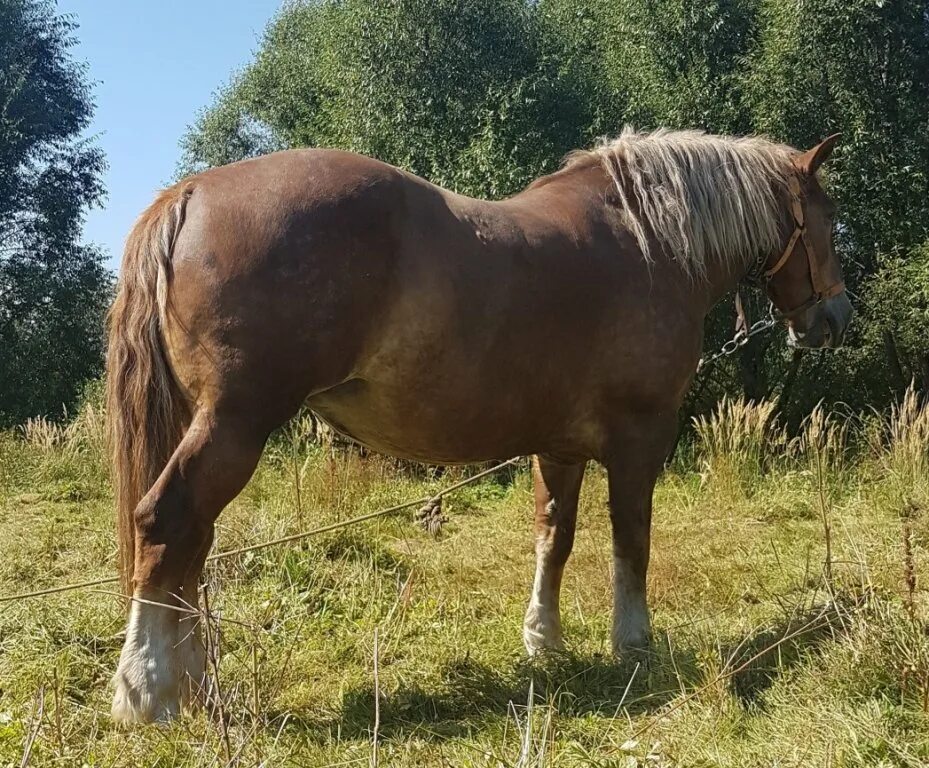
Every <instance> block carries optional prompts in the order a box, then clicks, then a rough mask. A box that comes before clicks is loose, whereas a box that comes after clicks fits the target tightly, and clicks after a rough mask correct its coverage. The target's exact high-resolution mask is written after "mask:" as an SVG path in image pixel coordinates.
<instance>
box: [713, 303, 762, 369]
mask: <svg viewBox="0 0 929 768" xmlns="http://www.w3.org/2000/svg"><path fill="white" fill-rule="evenodd" d="M777 323H778V321H777V319H776V318H774V316H773V315H772V316H770V317H766V318H764V319H762V320H759V321H758V322H756V323H755V324H754V325H752V327H751V328H749V329H748V331H746V330H745V329H743V328H740V329H739V330H738V331H737V332H736V334H735V336H733V337H732V338H731V339H729V341H727V342H726V343H725V344H723V346H722V348H721V349H720V350H719V352H716V353H714V354H712V355H710V356H709V357H701V358H700V362H699V363H697V373H699V372H700V369H702V368H703V366H705V365H709V364H710V363H715V362H716V361H717V360H719V359H720V358H721V357H727V356H729V355H733V354H735V353H736V352H737V351H738V350H740V349H741V348H742V347H744V346H745V345H746V344H748V340H749V339H750V338H752V336H757V335H758V334H759V333H764V332H765V331H767V330H769V329H770V328H773V327H774V326H775V325H777Z"/></svg>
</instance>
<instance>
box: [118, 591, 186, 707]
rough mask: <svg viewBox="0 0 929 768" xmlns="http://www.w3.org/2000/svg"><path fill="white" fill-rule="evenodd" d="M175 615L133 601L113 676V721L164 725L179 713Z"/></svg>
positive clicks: (173, 612) (167, 609) (179, 689)
mask: <svg viewBox="0 0 929 768" xmlns="http://www.w3.org/2000/svg"><path fill="white" fill-rule="evenodd" d="M177 616H178V614H177V612H176V611H174V610H172V609H171V608H166V607H162V606H157V605H151V604H149V603H141V602H137V601H133V603H132V608H131V610H130V613H129V626H128V628H127V629H126V642H125V644H124V645H123V650H122V653H121V654H120V657H119V665H118V667H117V668H116V674H115V675H114V676H113V684H114V687H115V689H116V690H115V694H114V696H113V707H112V715H113V719H114V720H115V721H116V722H119V723H151V722H158V721H162V722H163V721H167V720H171V719H173V718H175V717H177V715H178V714H179V712H180V704H181V696H180V694H181V685H180V682H181V681H180V674H179V673H180V670H179V667H178V659H177V653H176V651H175V646H176V644H177V635H178V626H177Z"/></svg>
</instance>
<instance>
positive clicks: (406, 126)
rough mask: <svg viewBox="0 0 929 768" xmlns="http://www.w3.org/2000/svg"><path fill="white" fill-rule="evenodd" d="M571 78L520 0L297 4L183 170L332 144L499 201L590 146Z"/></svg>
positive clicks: (225, 98)
mask: <svg viewBox="0 0 929 768" xmlns="http://www.w3.org/2000/svg"><path fill="white" fill-rule="evenodd" d="M570 75H571V73H570V72H568V71H566V70H565V69H564V68H562V67H561V65H560V62H559V61H558V60H557V59H556V58H555V57H553V56H551V55H549V51H548V50H547V49H546V47H545V45H544V40H543V34H542V30H541V28H540V25H539V22H538V17H537V14H536V13H535V12H534V11H533V7H532V5H531V4H528V3H526V2H525V0H384V1H381V2H374V1H373V0H344V2H321V3H318V2H313V3H302V4H294V5H289V6H287V7H285V9H284V10H283V11H282V12H281V13H280V15H279V16H278V17H277V18H276V19H275V20H274V22H273V23H272V24H271V25H270V27H269V29H268V31H267V32H266V34H265V38H264V40H263V43H262V45H261V48H260V50H259V52H258V54H257V57H256V59H255V61H254V63H253V64H252V65H251V66H249V67H248V68H247V69H246V70H245V72H244V73H243V74H242V75H241V76H240V77H238V78H237V79H236V80H235V81H234V82H233V83H232V84H231V85H230V87H229V88H227V89H226V90H225V91H224V92H223V93H222V95H221V96H220V98H219V101H218V103H217V105H216V106H215V107H214V108H213V109H211V110H209V111H207V112H206V113H205V114H204V115H203V116H202V117H201V119H200V121H199V122H198V124H197V126H196V127H195V129H194V130H193V131H192V132H191V133H190V135H189V137H188V138H187V140H186V141H185V144H184V148H185V157H184V161H183V162H182V168H183V169H184V170H189V169H196V168H199V167H203V166H205V165H212V164H215V163H216V162H217V161H225V160H227V159H229V158H231V157H232V156H235V155H236V154H239V155H242V156H247V155H250V154H254V153H256V152H260V151H262V150H263V149H266V148H267V147H268V146H270V145H277V146H331V147H339V148H343V149H349V150H353V151H356V152H363V153H365V154H370V155H373V156H375V157H378V158H380V159H382V160H385V161H387V162H390V163H393V164H395V165H398V166H401V167H403V168H407V169H409V170H411V171H413V172H415V173H418V174H420V175H423V176H425V177H427V178H429V179H431V180H433V181H435V182H436V183H439V184H443V185H445V186H448V187H450V188H452V189H456V190H458V191H460V192H464V193H469V194H474V195H485V196H491V197H499V196H501V195H505V194H508V193H512V192H515V191H516V190H518V189H519V188H521V187H522V186H524V185H525V184H526V183H528V182H529V181H530V180H531V179H533V178H535V177H536V176H538V175H540V174H541V173H544V172H545V171H549V170H553V169H554V168H556V167H557V164H558V161H559V159H560V158H561V156H562V155H563V154H565V153H566V152H568V151H569V150H571V149H574V148H576V147H577V146H578V145H579V144H581V143H583V142H584V140H585V138H586V136H585V131H584V126H586V124H587V123H589V119H588V118H587V116H586V115H585V114H584V112H585V109H587V108H588V106H589V105H588V104H586V103H585V102H584V100H583V96H584V92H583V90H582V89H581V88H579V87H576V86H577V83H575V82H573V81H572V80H571V77H570Z"/></svg>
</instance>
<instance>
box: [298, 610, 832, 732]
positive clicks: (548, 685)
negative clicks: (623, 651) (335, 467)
mask: <svg viewBox="0 0 929 768" xmlns="http://www.w3.org/2000/svg"><path fill="white" fill-rule="evenodd" d="M847 616H848V611H847V607H841V606H839V607H836V606H835V605H826V606H823V605H820V606H815V607H812V608H810V609H809V610H808V611H806V612H804V613H803V614H795V615H794V616H792V617H790V618H789V619H787V620H785V621H784V622H783V623H781V624H780V625H777V626H773V627H770V628H767V629H766V630H764V631H759V632H756V633H752V634H750V635H747V636H745V637H743V638H742V639H741V640H739V641H737V642H734V643H732V644H730V645H728V646H725V647H722V648H720V649H719V651H720V657H719V662H720V663H715V664H709V665H708V664H707V663H706V662H707V657H706V654H705V653H703V654H701V653H700V652H698V650H697V649H696V648H694V647H690V648H688V647H686V646H684V647H680V648H674V651H673V655H672V652H671V651H670V650H669V649H670V648H671V647H672V645H670V644H669V642H668V637H667V635H659V636H658V637H657V638H656V640H655V642H654V644H653V648H652V650H651V651H650V652H648V653H640V654H636V655H635V657H634V658H629V659H624V660H621V661H618V660H615V659H613V658H610V657H604V656H600V655H594V656H579V655H574V654H570V653H558V654H550V655H547V656H545V657H543V658H541V659H537V660H527V659H524V660H519V661H515V662H514V663H512V664H511V665H509V666H505V667H491V666H489V665H486V664H484V663H481V662H479V661H476V660H474V659H471V658H468V657H465V658H462V659H457V660H453V661H451V662H449V663H448V664H446V665H445V666H444V667H443V668H442V670H441V679H440V680H437V681H436V684H435V686H434V687H431V688H429V689H427V688H424V687H421V686H418V685H409V686H403V685H401V686H400V687H399V688H397V689H396V690H393V691H390V692H385V691H382V692H381V701H380V729H379V733H380V735H381V736H382V737H384V738H398V737H400V738H403V737H411V736H414V735H415V736H416V737H417V738H420V739H425V740H439V741H440V740H444V739H449V738H455V737H462V736H467V735H469V734H470V733H471V732H472V731H474V730H475V729H477V728H484V727H487V726H490V725H492V724H494V723H497V724H500V723H502V722H503V721H505V720H506V719H507V717H509V716H510V714H511V707H513V706H515V707H516V708H517V709H518V710H519V711H521V712H522V711H523V710H524V708H525V707H526V705H527V702H528V699H529V696H530V690H531V691H532V693H533V696H534V701H535V703H536V705H553V706H555V707H556V708H557V710H558V712H559V714H560V715H562V716H567V717H584V716H593V717H603V718H606V719H612V718H614V717H616V716H617V715H619V714H621V713H624V714H625V715H628V716H630V717H635V716H636V715H642V714H650V713H656V712H658V711H659V710H661V708H662V707H665V706H666V705H668V704H669V703H670V702H672V701H673V700H675V699H678V698H679V697H680V696H681V695H682V691H683V692H684V693H685V695H687V694H692V693H693V692H695V691H699V690H700V689H701V688H702V687H703V686H705V685H707V684H708V683H710V682H711V679H712V677H713V675H715V674H716V670H719V669H721V668H722V669H729V670H733V669H739V668H740V667H741V666H743V665H744V666H745V668H744V669H741V670H740V671H738V672H737V673H735V674H732V675H729V676H727V677H726V678H725V679H726V680H727V684H728V685H729V688H730V690H731V691H732V693H733V695H734V696H736V698H737V699H738V700H739V701H740V702H741V703H742V704H743V706H752V705H756V704H757V703H758V701H759V698H760V697H761V696H762V694H763V693H764V691H766V690H767V689H768V688H769V687H770V686H771V685H772V684H773V683H774V681H775V680H776V679H777V678H778V677H779V676H780V675H782V674H784V673H785V672H786V671H788V670H789V669H791V668H793V667H794V666H796V665H797V664H799V663H800V662H801V661H802V660H803V659H804V658H805V657H806V656H807V655H808V654H809V653H810V652H813V651H816V650H817V649H818V648H820V647H821V646H822V645H823V644H825V643H827V642H829V641H832V640H834V639H836V637H837V636H838V634H840V633H841V632H842V628H843V626H844V625H843V617H847ZM678 641H679V640H678ZM727 662H728V663H727ZM291 714H292V715H293V716H294V719H293V720H292V721H291V725H290V726H289V727H294V728H299V729H301V730H303V731H304V733H305V735H306V736H308V737H309V738H311V739H318V740H321V741H329V740H331V739H332V738H334V737H335V735H336V734H338V735H339V737H340V738H342V739H368V738H370V736H371V731H372V726H373V722H374V687H373V684H372V685H364V686H359V687H356V688H353V689H350V690H348V691H346V693H345V694H344V696H343V698H342V706H341V709H340V710H339V711H338V712H337V714H335V716H333V717H331V718H328V719H327V718H319V717H318V716H315V715H314V714H310V713H301V712H299V711H296V712H292V713H291Z"/></svg>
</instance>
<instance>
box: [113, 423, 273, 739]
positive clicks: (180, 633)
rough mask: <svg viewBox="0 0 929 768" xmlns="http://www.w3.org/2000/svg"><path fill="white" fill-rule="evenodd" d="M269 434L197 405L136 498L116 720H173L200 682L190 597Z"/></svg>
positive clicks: (200, 662) (200, 659)
mask: <svg viewBox="0 0 929 768" xmlns="http://www.w3.org/2000/svg"><path fill="white" fill-rule="evenodd" d="M269 431H270V430H264V429H260V428H258V427H256V425H255V424H254V423H253V422H249V421H245V420H243V419H239V418H236V417H234V416H232V415H231V413H230V412H227V411H220V412H216V413H213V412H206V411H200V412H198V413H197V414H196V415H195V417H194V419H193V421H192V423H191V425H190V428H189V429H188V431H187V433H186V434H185V435H184V438H183V440H182V441H181V443H180V445H179V446H178V448H177V450H176V451H175V452H174V455H173V456H172V457H171V460H170V461H169V462H168V464H167V466H166V467H165V469H164V471H163V472H162V473H161V476H160V477H159V478H158V481H157V482H156V483H155V485H154V486H153V487H152V488H151V490H150V491H149V492H148V493H147V494H146V496H145V498H143V499H142V501H141V502H139V505H138V507H137V508H136V511H135V532H136V533H135V536H136V543H135V579H134V594H133V601H132V606H131V608H130V614H129V625H128V628H127V632H126V641H125V645H124V646H123V650H122V654H121V656H120V659H119V666H118V668H117V671H116V676H115V678H114V682H115V686H116V693H115V696H114V699H113V717H114V718H115V719H116V720H119V721H133V722H149V721H152V720H165V719H170V718H171V717H173V716H175V715H176V714H177V713H178V712H179V710H180V706H181V701H182V699H183V698H186V696H185V690H186V691H188V692H189V691H190V690H191V689H194V691H196V688H197V687H198V686H199V684H200V683H201V681H202V678H203V672H204V670H203V663H204V656H203V653H202V648H201V647H200V646H199V640H198V638H197V637H196V633H193V634H192V633H191V630H192V629H193V626H192V622H194V621H196V620H195V619H190V618H187V619H185V618H184V614H185V612H186V611H187V608H186V606H185V604H188V603H189V604H192V605H194V606H196V589H197V586H196V585H197V580H198V578H199V576H200V570H201V568H202V567H203V561H204V559H205V557H206V553H207V551H208V549H209V546H210V543H211V541H212V536H213V523H214V521H215V520H216V517H217V516H218V515H219V513H220V511H221V510H222V509H223V507H225V506H226V504H228V503H229V501H231V500H232V499H233V498H234V497H235V496H236V495H237V494H238V493H239V491H240V490H242V488H243V487H244V486H245V484H246V483H247V482H248V479H249V478H250V477H251V475H252V472H253V471H254V469H255V465H256V464H257V462H258V458H259V456H260V455H261V451H262V448H263V446H264V442H265V439H266V438H267V434H268V432H269ZM191 665H193V666H194V667H199V668H194V669H191Z"/></svg>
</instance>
